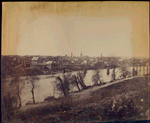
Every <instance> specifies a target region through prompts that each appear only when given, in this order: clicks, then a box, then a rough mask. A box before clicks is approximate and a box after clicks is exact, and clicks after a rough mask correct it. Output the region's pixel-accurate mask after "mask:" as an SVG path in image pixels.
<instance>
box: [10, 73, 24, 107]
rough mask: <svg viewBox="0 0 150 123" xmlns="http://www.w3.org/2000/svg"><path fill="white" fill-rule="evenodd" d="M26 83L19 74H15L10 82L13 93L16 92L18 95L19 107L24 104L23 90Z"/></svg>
mask: <svg viewBox="0 0 150 123" xmlns="http://www.w3.org/2000/svg"><path fill="white" fill-rule="evenodd" d="M24 85H25V83H24V81H23V80H20V77H19V76H15V77H14V79H12V80H11V82H10V86H11V91H12V93H14V94H16V96H17V97H18V100H19V107H21V106H22V102H21V92H22V90H23V88H24Z"/></svg>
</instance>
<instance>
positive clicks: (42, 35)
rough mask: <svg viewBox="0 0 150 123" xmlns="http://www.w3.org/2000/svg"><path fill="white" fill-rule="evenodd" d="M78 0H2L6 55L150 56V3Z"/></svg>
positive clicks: (3, 52)
mask: <svg viewBox="0 0 150 123" xmlns="http://www.w3.org/2000/svg"><path fill="white" fill-rule="evenodd" d="M76 3H77V4H75V2H70V3H62V4H61V2H60V3H59V2H58V3H54V2H49V3H39V2H36V3H30V2H27V3H26V2H25V3H18V4H14V3H9V4H6V3H5V4H4V3H3V10H5V11H3V30H2V34H3V38H2V39H3V42H2V48H3V49H2V54H4V55H9V54H10V55H16V54H17V55H54V56H55V55H65V54H67V55H70V54H71V53H73V55H75V56H79V55H80V53H81V52H82V53H83V55H88V56H100V55H101V54H102V55H103V56H109V55H112V54H113V55H115V56H129V57H132V56H140V57H147V56H149V46H148V44H149V43H148V42H149V33H148V32H149V30H148V29H149V28H148V26H149V23H148V20H149V19H148V11H147V10H148V8H149V4H148V3H147V2H145V3H144V2H141V3H138V2H125V3H124V4H123V3H122V2H103V3H101V2H85V3H84V2H83V3H84V4H82V2H81V3H78V2H76ZM10 6H11V7H12V8H11V9H8V8H9V7H10ZM50 6H51V7H50ZM4 7H5V8H4ZM42 7H43V8H42ZM46 7H47V8H46ZM76 7H77V8H76ZM7 9H8V10H9V11H6V10H7ZM4 12H5V15H4ZM17 12H18V13H17ZM4 27H5V28H4ZM8 30H9V31H8ZM4 46H5V48H4Z"/></svg>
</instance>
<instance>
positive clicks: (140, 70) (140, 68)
mask: <svg viewBox="0 0 150 123" xmlns="http://www.w3.org/2000/svg"><path fill="white" fill-rule="evenodd" d="M139 72H140V74H141V65H140V70H139Z"/></svg>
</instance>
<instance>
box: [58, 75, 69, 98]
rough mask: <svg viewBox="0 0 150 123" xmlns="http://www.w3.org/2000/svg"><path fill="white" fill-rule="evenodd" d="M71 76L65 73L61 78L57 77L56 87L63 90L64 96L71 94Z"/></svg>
mask: <svg viewBox="0 0 150 123" xmlns="http://www.w3.org/2000/svg"><path fill="white" fill-rule="evenodd" d="M69 78H70V75H65V74H64V75H63V78H60V77H59V76H57V77H56V81H55V82H56V87H57V90H59V91H60V92H62V93H63V94H64V96H68V94H69V90H70V88H69Z"/></svg>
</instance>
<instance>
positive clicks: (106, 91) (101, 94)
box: [16, 76, 150, 122]
mask: <svg viewBox="0 0 150 123" xmlns="http://www.w3.org/2000/svg"><path fill="white" fill-rule="evenodd" d="M149 87H150V77H149V76H145V77H133V78H130V79H124V80H120V81H116V82H112V83H108V84H105V85H102V86H95V87H91V88H89V89H86V90H83V91H82V92H78V93H72V94H71V95H70V96H69V97H66V98H64V97H62V98H59V99H55V100H51V101H49V102H43V103H40V104H36V105H30V106H25V107H22V108H21V109H19V110H18V111H17V112H16V119H19V120H20V121H22V122H29V121H32V122H54V121H57V122H61V121H64V122H66V121H116V120H121V121H122V120H148V117H149V115H150V114H149V109H150V107H149V102H150V100H149V98H148V97H149Z"/></svg>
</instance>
